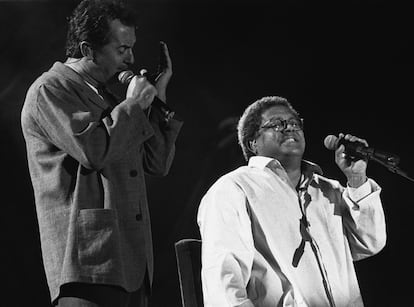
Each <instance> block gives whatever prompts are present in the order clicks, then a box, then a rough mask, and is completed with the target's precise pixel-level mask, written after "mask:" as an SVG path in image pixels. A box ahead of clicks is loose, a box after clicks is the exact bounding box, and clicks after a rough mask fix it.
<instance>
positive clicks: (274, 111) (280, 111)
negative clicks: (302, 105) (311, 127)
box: [262, 105, 295, 119]
mask: <svg viewBox="0 0 414 307" xmlns="http://www.w3.org/2000/svg"><path fill="white" fill-rule="evenodd" d="M286 115H290V116H294V115H295V114H294V113H293V112H292V110H290V109H289V108H288V107H287V106H284V105H277V106H272V107H270V108H269V109H267V110H265V111H264V112H263V113H262V118H263V119H269V118H272V117H277V116H286Z"/></svg>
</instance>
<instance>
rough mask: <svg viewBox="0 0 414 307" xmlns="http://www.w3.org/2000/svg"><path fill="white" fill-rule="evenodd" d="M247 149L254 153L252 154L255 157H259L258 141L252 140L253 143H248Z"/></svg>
mask: <svg viewBox="0 0 414 307" xmlns="http://www.w3.org/2000/svg"><path fill="white" fill-rule="evenodd" d="M247 148H248V149H249V150H250V151H251V152H252V153H254V154H255V155H257V141H256V140H252V141H249V142H248V143H247Z"/></svg>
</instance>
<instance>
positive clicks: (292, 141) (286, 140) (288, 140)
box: [283, 137, 297, 143]
mask: <svg viewBox="0 0 414 307" xmlns="http://www.w3.org/2000/svg"><path fill="white" fill-rule="evenodd" d="M295 142H297V140H296V139H295V138H294V137H288V138H285V139H284V140H283V143H295Z"/></svg>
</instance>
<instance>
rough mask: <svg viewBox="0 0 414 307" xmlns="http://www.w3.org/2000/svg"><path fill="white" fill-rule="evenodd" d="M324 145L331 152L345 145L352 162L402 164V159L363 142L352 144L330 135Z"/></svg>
mask: <svg viewBox="0 0 414 307" xmlns="http://www.w3.org/2000/svg"><path fill="white" fill-rule="evenodd" d="M323 143H324V145H325V147H326V148H327V149H329V150H336V149H338V147H339V146H341V145H344V146H345V154H346V155H347V156H348V157H349V158H350V159H351V160H360V159H363V160H364V159H365V160H367V159H372V160H381V161H382V162H386V163H388V164H392V165H397V164H398V163H399V162H400V158H399V157H398V156H396V155H394V154H391V153H387V152H384V151H380V150H376V149H374V148H372V147H367V146H365V144H363V143H361V142H351V141H348V140H345V139H344V138H338V137H336V136H334V135H328V136H327V137H326V138H325V140H324V142H323Z"/></svg>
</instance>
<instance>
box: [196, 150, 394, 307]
mask: <svg viewBox="0 0 414 307" xmlns="http://www.w3.org/2000/svg"><path fill="white" fill-rule="evenodd" d="M269 164H270V165H273V170H271V169H270V168H269V167H267V166H268V165H269ZM318 172H319V173H321V171H320V168H319V167H318V166H317V165H315V164H312V163H309V162H306V161H304V162H303V165H302V173H303V174H304V175H303V176H302V180H301V184H300V188H299V189H298V191H297V190H296V189H295V188H294V187H293V186H292V184H291V182H290V180H289V178H288V176H287V174H286V172H285V170H284V169H283V167H282V166H281V165H280V163H279V162H278V161H277V160H272V159H270V158H266V157H257V156H256V157H252V158H250V160H249V164H248V166H242V167H240V168H238V169H236V170H234V171H232V172H230V173H228V174H226V175H224V176H222V177H221V178H220V179H219V180H217V182H216V183H215V184H214V185H213V186H212V187H211V188H210V189H209V191H208V192H207V193H206V195H205V196H204V197H203V199H202V201H201V204H200V207H199V210H198V217H197V221H198V224H199V227H200V233H201V238H202V285H203V295H204V304H205V307H225V306H244V307H245V306H256V307H257V306H260V307H270V306H272V307H276V306H309V307H311V306H317V307H324V306H333V304H334V306H336V307H342V306H352V307H357V306H363V302H362V298H361V294H360V290H359V286H358V282H357V277H356V273H355V269H354V265H353V261H356V260H359V259H363V258H366V257H368V256H371V255H373V254H376V253H377V252H379V251H380V250H381V249H382V248H383V247H384V245H385V241H386V232H385V219H384V212H383V209H382V204H381V200H380V191H381V188H380V187H379V186H378V185H377V184H376V183H375V182H374V181H373V180H372V179H368V181H367V182H366V183H365V184H363V185H362V186H361V187H359V188H358V189H352V188H350V187H347V188H345V187H343V186H342V185H341V184H340V183H339V182H338V181H335V180H331V179H327V178H325V177H323V176H322V175H320V174H318ZM303 212H304V214H303ZM304 215H305V216H306V220H307V222H308V225H309V226H308V227H303V226H301V224H300V221H301V220H302V221H304ZM302 225H306V223H305V224H302ZM301 247H302V248H303V249H302V250H301ZM329 297H330V298H331V300H333V301H334V303H332V302H331V303H330V302H329Z"/></svg>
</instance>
